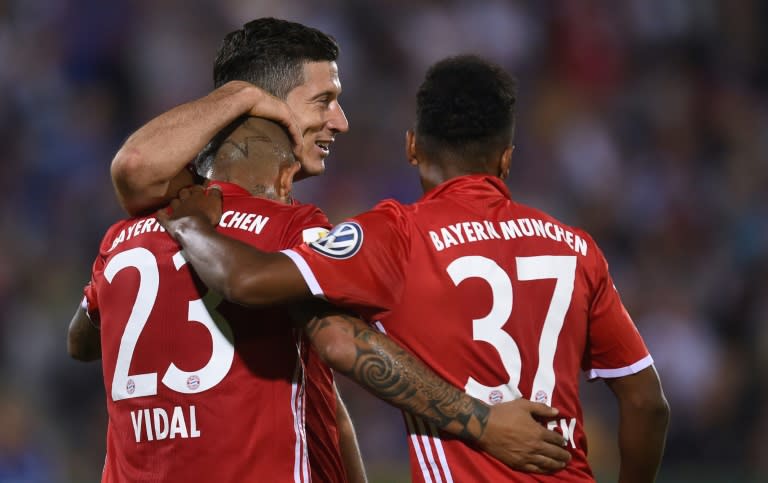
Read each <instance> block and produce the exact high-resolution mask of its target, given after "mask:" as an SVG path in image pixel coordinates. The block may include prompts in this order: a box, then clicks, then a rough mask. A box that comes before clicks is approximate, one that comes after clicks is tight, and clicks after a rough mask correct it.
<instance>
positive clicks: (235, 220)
mask: <svg viewBox="0 0 768 483" xmlns="http://www.w3.org/2000/svg"><path fill="white" fill-rule="evenodd" d="M243 218H245V213H240V212H239V211H236V212H234V213H233V214H232V221H230V222H229V224H228V225H227V227H230V228H240V223H242V222H243Z"/></svg>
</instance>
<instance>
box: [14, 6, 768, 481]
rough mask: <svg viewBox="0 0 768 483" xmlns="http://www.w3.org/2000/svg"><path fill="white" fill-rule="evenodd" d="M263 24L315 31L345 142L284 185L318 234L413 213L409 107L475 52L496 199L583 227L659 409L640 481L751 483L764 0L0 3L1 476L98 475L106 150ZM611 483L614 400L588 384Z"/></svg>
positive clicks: (364, 434) (361, 430)
mask: <svg viewBox="0 0 768 483" xmlns="http://www.w3.org/2000/svg"><path fill="white" fill-rule="evenodd" d="M261 16H276V17H281V18H286V19H289V20H294V21H299V22H302V23H305V24H308V25H310V26H313V27H317V28H319V29H321V30H323V31H325V32H327V33H330V34H332V35H334V36H335V37H336V38H337V40H338V41H339V43H340V44H341V47H342V53H341V58H340V61H339V65H340V72H341V79H342V83H343V87H344V94H343V96H342V105H343V106H344V108H345V110H346V112H347V115H348V117H349V121H350V124H351V127H352V129H351V131H350V133H348V134H345V135H343V136H340V137H339V139H338V141H337V143H336V144H334V146H333V152H332V155H331V157H330V158H329V160H328V173H327V176H324V177H322V178H318V179H313V180H307V181H303V182H301V183H299V185H298V186H297V187H296V193H295V194H296V195H297V197H298V198H299V199H302V200H303V201H307V202H314V203H317V204H318V205H319V206H321V207H322V208H324V209H325V210H326V211H327V213H328V215H329V216H330V218H331V220H332V221H334V222H338V221H340V220H341V219H343V218H344V217H345V216H348V215H352V214H355V213H357V212H359V211H362V210H365V209H368V208H370V207H371V206H372V205H373V204H374V203H375V202H376V201H378V200H380V199H381V198H385V197H394V198H397V199H399V200H401V201H403V202H411V201H415V200H416V199H418V197H419V196H420V188H419V184H418V181H417V177H416V173H415V172H412V171H411V169H410V167H409V166H408V165H407V163H406V162H405V160H404V156H403V138H404V131H405V129H406V128H408V127H410V126H411V125H412V123H413V121H414V117H413V112H414V99H415V92H416V88H417V86H418V84H419V82H420V80H421V78H422V76H423V74H424V72H425V69H426V67H427V66H428V65H429V64H431V63H432V62H434V61H436V60H438V59H439V58H441V57H443V56H445V55H449V54H456V53H463V52H474V53H478V54H481V55H483V56H486V57H489V58H491V59H493V60H495V61H497V62H499V63H501V64H502V65H504V66H505V67H506V68H508V69H509V70H510V71H512V72H513V73H515V75H516V76H517V77H518V78H519V89H520V91H519V114H518V131H517V138H516V141H517V149H516V151H515V155H514V157H513V163H514V166H513V170H512V175H511V176H510V179H509V186H510V188H511V191H512V193H513V196H514V197H515V198H516V199H517V200H519V201H522V202H525V203H528V204H531V205H534V206H536V207H538V208H541V209H543V210H545V211H549V212H550V213H552V214H553V215H555V216H556V217H558V218H560V219H561V220H563V221H564V222H566V223H568V224H571V225H575V226H579V227H581V228H584V229H586V230H587V231H589V232H590V233H591V234H592V235H593V236H594V238H595V239H596V240H597V241H598V243H599V244H600V245H601V246H602V248H603V249H604V251H605V253H606V256H607V258H608V261H609V263H610V264H611V269H612V272H613V275H614V278H615V280H616V285H617V286H618V288H619V290H620V291H621V292H622V295H623V298H624V302H625V304H626V306H627V307H628V309H629V311H630V313H631V314H633V317H634V319H635V321H636V323H637V325H638V327H639V329H640V332H641V333H642V334H643V336H644V337H645V338H646V341H647V343H648V345H649V346H650V349H651V352H652V354H653V356H654V358H655V360H656V365H657V368H658V369H659V371H660V373H661V376H662V380H663V383H664V387H665V390H666V394H667V397H668V399H669V402H670V404H671V406H672V425H671V428H670V432H669V440H668V446H667V453H666V456H665V459H664V463H663V467H662V472H661V476H660V481H662V482H685V481H691V482H694V481H696V482H717V481H723V482H737V481H745V482H746V481H754V482H758V481H761V482H764V481H768V376H767V374H768V371H767V369H768V188H766V186H768V29H766V28H765V25H766V24H768V3H766V2H761V1H758V0H753V1H750V0H731V1H725V0H722V1H717V0H697V1H686V0H624V1H618V2H605V1H562V2H560V1H544V0H536V1H533V0H532V1H527V2H525V1H511V0H509V1H502V0H498V1H479V0H472V1H469V0H466V1H458V0H455V1H440V0H399V1H393V0H357V1H352V0H348V1H343V0H325V1H323V2H310V1H309V0H261V1H246V0H110V1H108V2H107V1H102V0H0V59H2V62H0V147H1V148H2V150H3V158H4V164H3V166H5V169H6V171H7V172H6V175H5V176H3V177H2V179H0V234H1V235H0V306H1V307H2V311H1V312H0V482H3V483H5V482H89V481H98V479H99V477H100V471H101V466H102V463H103V459H104V438H105V422H106V413H105V409H104V392H103V391H104V390H103V385H102V382H101V372H100V370H101V368H100V366H99V364H98V363H92V364H83V363H77V362H74V361H71V360H69V359H68V356H67V354H66V348H65V334H66V328H67V325H68V323H69V320H70V318H71V316H72V314H73V313H74V310H75V308H76V306H77V304H78V303H79V301H80V299H81V289H82V286H83V285H84V284H85V283H86V282H87V281H88V278H89V274H90V267H91V263H92V261H93V257H94V255H95V254H96V250H97V246H98V243H99V241H100V238H101V236H102V234H103V232H104V230H105V229H106V228H107V227H108V226H109V225H110V224H111V223H113V222H114V221H115V220H116V219H117V218H119V217H121V216H122V214H121V211H120V209H119V208H118V205H117V203H116V201H115V199H114V197H113V194H112V188H111V184H110V180H109V163H110V161H111V159H112V156H113V154H114V153H115V152H116V150H117V149H118V147H119V146H120V144H121V143H122V141H123V140H124V139H125V138H126V137H127V136H128V135H129V134H130V133H131V132H132V131H133V130H135V129H136V128H138V127H139V126H140V125H141V124H143V123H144V122H146V121H147V120H149V119H150V118H151V117H153V116H155V115H157V114H159V113H160V112H162V111H165V110H167V109H168V108H170V107H172V106H174V105H177V104H179V103H182V102H185V101H187V100H190V99H193V98H197V97H200V96H202V95H204V94H206V93H207V92H208V91H209V90H210V89H211V87H212V76H211V67H212V59H213V57H214V54H215V51H216V49H217V48H218V46H219V44H220V42H221V39H222V38H223V36H224V35H225V34H226V33H227V32H229V31H231V30H234V29H236V28H239V27H240V26H241V25H242V24H243V23H244V22H246V21H248V20H250V19H253V18H256V17H261ZM341 385H342V390H343V392H344V394H345V396H346V399H347V403H348V405H349V407H350V410H351V412H352V414H353V418H354V420H355V422H356V425H357V429H358V434H359V439H360V443H361V446H362V451H363V456H364V458H365V460H366V463H367V465H368V468H369V471H370V476H371V481H372V482H397V481H408V470H407V452H406V446H405V437H404V430H403V428H402V424H401V420H400V416H399V413H398V412H397V411H395V410H393V409H391V408H389V407H388V406H386V405H384V404H383V403H380V402H378V401H376V400H374V399H373V398H372V397H370V396H368V395H367V394H366V393H364V392H362V391H361V390H359V389H357V388H356V387H355V386H353V385H352V384H350V383H348V382H347V381H341ZM583 393H584V400H585V413H586V422H587V432H588V435H589V437H590V451H591V460H592V463H593V466H594V469H595V471H596V473H597V475H598V479H599V481H611V480H615V477H616V471H617V458H616V450H615V442H614V441H615V438H616V436H615V432H616V431H615V412H616V411H615V403H614V400H613V398H612V396H611V395H610V393H609V391H607V389H606V388H605V386H604V385H603V384H602V383H599V382H598V383H596V384H585V387H584V388H583Z"/></svg>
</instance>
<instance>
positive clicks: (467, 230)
mask: <svg viewBox="0 0 768 483" xmlns="http://www.w3.org/2000/svg"><path fill="white" fill-rule="evenodd" d="M461 227H462V228H464V234H465V235H467V241H471V242H476V241H477V238H475V234H474V233H472V227H471V226H470V225H469V222H468V221H465V222H464V223H462V224H461Z"/></svg>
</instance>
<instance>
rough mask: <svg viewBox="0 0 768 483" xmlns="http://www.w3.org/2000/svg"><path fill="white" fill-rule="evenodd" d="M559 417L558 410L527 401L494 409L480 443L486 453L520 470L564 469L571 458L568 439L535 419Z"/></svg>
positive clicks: (549, 471)
mask: <svg viewBox="0 0 768 483" xmlns="http://www.w3.org/2000/svg"><path fill="white" fill-rule="evenodd" d="M556 415H557V410H556V409H554V408H551V407H549V406H547V405H546V404H540V403H535V402H532V401H529V400H527V399H516V400H514V401H512V402H508V403H503V404H497V405H495V406H491V413H490V416H489V417H488V425H487V426H486V428H485V432H484V433H483V435H482V436H481V437H480V440H479V441H478V443H479V445H480V447H481V448H482V449H483V451H485V452H486V453H488V454H490V455H491V456H493V457H495V458H496V459H498V460H500V461H502V462H503V463H504V464H506V465H507V466H509V467H511V468H512V469H515V470H518V471H525V472H529V473H551V472H553V471H557V470H560V469H562V468H564V467H565V465H566V463H567V462H568V461H570V459H571V454H570V453H569V452H568V451H567V450H565V449H564V448H563V446H564V445H565V440H564V439H563V437H562V435H560V434H559V433H556V432H554V431H550V430H548V429H546V428H545V427H544V426H542V425H541V423H539V422H537V421H536V420H535V419H534V417H539V418H544V419H550V418H553V417H555V416H556Z"/></svg>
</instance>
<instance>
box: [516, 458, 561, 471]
mask: <svg viewBox="0 0 768 483" xmlns="http://www.w3.org/2000/svg"><path fill="white" fill-rule="evenodd" d="M530 460H531V461H530V462H528V463H526V464H524V465H523V466H522V470H523V471H526V472H528V473H540V474H541V473H552V472H553V471H558V470H562V469H563V468H565V463H564V462H563V461H559V460H555V459H552V458H548V457H546V456H541V455H535V456H531V458H530Z"/></svg>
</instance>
